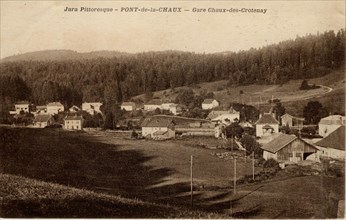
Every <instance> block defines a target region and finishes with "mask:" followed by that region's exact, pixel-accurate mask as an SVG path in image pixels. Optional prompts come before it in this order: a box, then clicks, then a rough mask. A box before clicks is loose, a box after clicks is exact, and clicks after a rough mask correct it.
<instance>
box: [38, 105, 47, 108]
mask: <svg viewBox="0 0 346 220" xmlns="http://www.w3.org/2000/svg"><path fill="white" fill-rule="evenodd" d="M36 109H47V106H46V105H38V106H36Z"/></svg>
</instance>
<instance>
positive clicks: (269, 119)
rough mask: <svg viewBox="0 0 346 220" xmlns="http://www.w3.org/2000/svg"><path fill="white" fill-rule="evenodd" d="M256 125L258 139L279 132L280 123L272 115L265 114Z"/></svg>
mask: <svg viewBox="0 0 346 220" xmlns="http://www.w3.org/2000/svg"><path fill="white" fill-rule="evenodd" d="M255 124H256V136H257V137H262V136H268V135H271V134H273V133H278V132H279V122H278V121H277V120H276V119H275V118H274V116H273V115H272V114H271V113H264V114H263V116H260V118H259V119H258V121H256V123H255Z"/></svg>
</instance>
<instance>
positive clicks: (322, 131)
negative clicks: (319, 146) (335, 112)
mask: <svg viewBox="0 0 346 220" xmlns="http://www.w3.org/2000/svg"><path fill="white" fill-rule="evenodd" d="M340 126H341V125H335V124H331V125H326V124H321V123H319V124H318V134H319V135H320V136H322V137H326V136H328V135H329V134H330V133H332V132H333V131H335V130H336V129H338V128H339V127H340Z"/></svg>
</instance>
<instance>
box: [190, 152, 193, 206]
mask: <svg viewBox="0 0 346 220" xmlns="http://www.w3.org/2000/svg"><path fill="white" fill-rule="evenodd" d="M190 171H191V173H190V175H191V208H193V156H192V155H191V166H190Z"/></svg>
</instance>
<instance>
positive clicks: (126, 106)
mask: <svg viewBox="0 0 346 220" xmlns="http://www.w3.org/2000/svg"><path fill="white" fill-rule="evenodd" d="M120 108H121V109H122V110H125V111H128V112H129V111H133V110H135V109H136V108H135V107H134V106H132V105H122V106H121V107H120Z"/></svg>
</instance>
